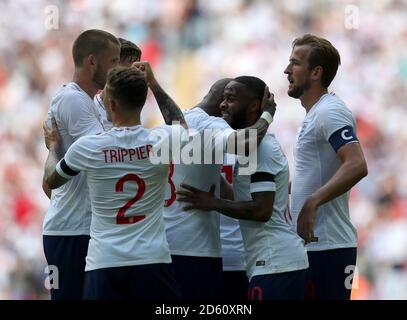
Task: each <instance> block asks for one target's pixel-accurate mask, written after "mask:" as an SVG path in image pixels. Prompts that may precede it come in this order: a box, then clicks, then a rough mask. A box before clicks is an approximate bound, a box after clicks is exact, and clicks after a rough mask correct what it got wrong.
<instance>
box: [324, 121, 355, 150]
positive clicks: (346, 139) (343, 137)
mask: <svg viewBox="0 0 407 320" xmlns="http://www.w3.org/2000/svg"><path fill="white" fill-rule="evenodd" d="M328 141H329V143H330V144H331V146H332V148H334V150H335V152H337V151H338V150H339V148H340V147H342V146H344V145H345V144H348V143H351V142H355V141H359V140H358V138H357V137H356V133H355V132H354V131H353V128H352V127H351V126H345V127H343V128H341V129H339V130H336V131H335V132H334V133H332V134H331V136H330V137H329V140H328Z"/></svg>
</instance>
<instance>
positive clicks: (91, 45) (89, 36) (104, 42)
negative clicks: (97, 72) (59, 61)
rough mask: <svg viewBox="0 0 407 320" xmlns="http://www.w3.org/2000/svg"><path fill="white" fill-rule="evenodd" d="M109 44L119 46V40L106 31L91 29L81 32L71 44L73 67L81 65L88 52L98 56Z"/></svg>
mask: <svg viewBox="0 0 407 320" xmlns="http://www.w3.org/2000/svg"><path fill="white" fill-rule="evenodd" d="M111 44H113V45H117V46H119V47H120V42H119V40H117V38H116V37H115V36H114V35H112V34H111V33H109V32H107V31H103V30H97V29H91V30H86V31H84V32H82V33H81V34H80V35H79V36H78V37H77V38H76V40H75V41H74V43H73V46H72V57H73V61H74V63H75V67H80V66H82V62H83V59H84V58H86V57H87V56H88V55H90V54H95V55H98V56H99V55H100V54H101V53H102V52H104V51H105V50H107V49H108V48H109V47H110V46H111Z"/></svg>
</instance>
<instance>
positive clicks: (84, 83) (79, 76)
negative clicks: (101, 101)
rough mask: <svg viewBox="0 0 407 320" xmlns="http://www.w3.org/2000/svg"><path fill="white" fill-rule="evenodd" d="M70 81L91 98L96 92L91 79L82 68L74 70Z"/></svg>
mask: <svg viewBox="0 0 407 320" xmlns="http://www.w3.org/2000/svg"><path fill="white" fill-rule="evenodd" d="M72 81H73V82H75V83H77V84H78V85H79V86H80V87H81V89H82V90H83V91H85V92H86V93H87V94H88V95H89V97H91V98H92V99H93V98H94V96H95V95H96V93H97V92H98V89H97V88H96V87H95V85H94V83H93V81H92V79H90V77H89V75H88V74H86V73H85V72H84V71H82V70H75V73H74V75H73V79H72Z"/></svg>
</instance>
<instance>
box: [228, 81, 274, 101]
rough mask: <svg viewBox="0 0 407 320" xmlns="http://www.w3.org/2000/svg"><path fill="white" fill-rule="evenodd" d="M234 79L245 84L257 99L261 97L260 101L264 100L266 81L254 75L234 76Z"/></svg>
mask: <svg viewBox="0 0 407 320" xmlns="http://www.w3.org/2000/svg"><path fill="white" fill-rule="evenodd" d="M233 81H237V82H239V83H241V84H244V85H245V86H246V87H247V89H248V90H249V91H250V92H251V93H252V94H253V96H254V97H255V98H256V99H259V100H260V102H261V101H262V100H263V96H264V89H265V88H266V83H265V82H264V81H263V80H261V79H260V78H257V77H252V76H240V77H236V78H234V79H233Z"/></svg>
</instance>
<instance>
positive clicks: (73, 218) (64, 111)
mask: <svg viewBox="0 0 407 320" xmlns="http://www.w3.org/2000/svg"><path fill="white" fill-rule="evenodd" d="M52 116H53V117H54V118H55V120H56V122H57V125H58V130H59V134H60V136H61V139H62V145H63V149H64V151H66V150H68V148H69V147H70V146H71V144H72V143H74V142H75V141H76V140H78V139H79V138H80V137H82V136H85V135H89V134H96V133H100V132H102V131H103V127H102V124H101V123H100V122H99V121H98V118H99V116H98V114H97V112H96V110H95V106H94V103H93V100H92V98H91V97H90V96H89V95H88V94H87V93H86V92H85V91H83V90H82V89H81V87H79V85H78V84H76V83H74V82H70V83H68V84H66V85H64V86H63V87H62V88H61V89H60V90H59V91H58V92H57V93H56V95H55V96H54V97H53V98H52V100H51V103H50V107H49V109H48V114H47V120H46V121H47V125H48V127H51V117H52ZM90 220H91V207H90V201H89V191H88V187H87V185H86V178H85V175H84V173H80V174H78V175H77V176H76V177H75V178H74V179H72V180H71V181H69V182H68V183H66V184H65V185H63V186H61V187H60V188H57V189H54V190H52V195H51V202H50V205H49V208H48V210H47V212H46V215H45V218H44V223H43V234H44V235H51V236H55V235H70V236H72V235H88V234H89V227H90Z"/></svg>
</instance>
